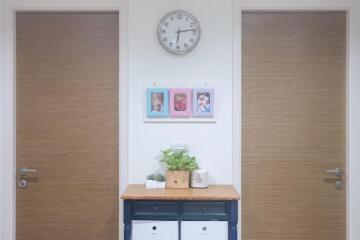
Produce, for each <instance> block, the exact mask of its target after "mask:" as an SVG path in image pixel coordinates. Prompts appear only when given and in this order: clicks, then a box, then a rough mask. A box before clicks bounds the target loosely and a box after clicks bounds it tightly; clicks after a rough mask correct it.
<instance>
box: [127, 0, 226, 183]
mask: <svg viewBox="0 0 360 240" xmlns="http://www.w3.org/2000/svg"><path fill="white" fill-rule="evenodd" d="M231 7H232V1H231V0H222V1H219V0H197V1H194V0H183V1H177V0H152V1H145V0H131V1H129V29H130V31H129V56H130V58H129V67H130V68H129V87H130V92H129V94H130V96H129V110H130V111H129V123H130V125H129V133H130V134H129V182H130V183H143V182H144V180H145V176H146V175H147V174H149V173H151V172H152V171H154V170H157V168H158V166H159V164H158V159H156V158H155V157H156V156H158V155H159V154H160V150H161V149H164V148H169V147H170V146H171V143H172V142H174V141H175V142H178V141H180V142H186V143H188V144H189V147H190V153H191V154H194V155H196V157H197V158H198V161H199V163H200V166H201V167H203V168H206V169H207V170H208V172H209V176H210V180H211V183H217V184H231V182H232V147H231V139H232V135H231V124H232V113H231V109H232V108H231V107H232V105H231V100H232V96H231V91H232V17H231ZM176 9H183V10H187V11H189V12H191V13H192V14H194V15H195V16H196V17H197V18H198V20H199V22H200V25H201V30H202V32H201V39H200V43H199V45H198V46H197V48H195V50H194V51H193V52H191V53H189V54H188V55H185V56H174V55H171V54H170V53H168V52H166V51H165V50H164V49H162V47H161V46H160V44H159V42H158V40H157V35H156V30H157V25H158V23H159V20H160V18H161V17H162V16H163V15H165V14H166V13H167V12H169V11H172V10H176ZM204 80H206V81H208V80H210V81H214V82H215V91H216V96H215V102H216V109H215V110H216V112H215V114H216V120H217V122H216V123H208V124H199V123H195V124H191V123H179V124H175V123H166V124H163V123H162V124H154V123H144V121H143V115H144V111H145V110H144V101H143V97H144V91H145V88H144V82H147V81H169V82H172V83H175V85H177V86H179V87H181V86H190V87H191V86H192V85H191V84H190V85H188V83H189V82H194V85H193V86H197V85H198V84H199V82H200V81H204ZM160 86H161V85H160ZM162 86H165V87H167V86H168V85H166V84H165V85H164V84H163V85H162Z"/></svg>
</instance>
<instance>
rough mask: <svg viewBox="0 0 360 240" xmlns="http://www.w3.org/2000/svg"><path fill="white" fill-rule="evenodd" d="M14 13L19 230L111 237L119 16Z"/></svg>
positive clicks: (96, 239)
mask: <svg viewBox="0 0 360 240" xmlns="http://www.w3.org/2000/svg"><path fill="white" fill-rule="evenodd" d="M118 19H119V16H118V13H113V12H101V13H96V12H84V13H80V12H71V13H65V12H19V13H17V14H16V167H17V184H18V187H17V192H16V213H17V214H16V239H17V240H49V239H51V240H84V239H86V240H92V239H93V240H117V239H118V228H119V222H118V215H119V213H118V211H119V194H118V185H119V183H118V179H119V178H118V165H119V161H118V160H119V159H118V156H119V150H118V142H119V140H118V135H119V134H118V105H119V102H118V85H119V84H118V76H119V68H118V66H119V62H118V61H119V60H118V59H119V30H118V29H119V23H118V21H119V20H118Z"/></svg>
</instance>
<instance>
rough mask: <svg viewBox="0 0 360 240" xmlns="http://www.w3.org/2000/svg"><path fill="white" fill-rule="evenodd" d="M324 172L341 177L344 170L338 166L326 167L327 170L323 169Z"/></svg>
mask: <svg viewBox="0 0 360 240" xmlns="http://www.w3.org/2000/svg"><path fill="white" fill-rule="evenodd" d="M324 173H327V174H334V175H335V176H337V177H341V176H342V175H344V172H343V171H342V170H341V169H340V168H335V169H327V170H325V171H324Z"/></svg>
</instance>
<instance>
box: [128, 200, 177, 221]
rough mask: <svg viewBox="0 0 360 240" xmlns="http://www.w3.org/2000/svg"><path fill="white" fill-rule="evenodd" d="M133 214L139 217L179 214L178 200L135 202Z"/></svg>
mask: <svg viewBox="0 0 360 240" xmlns="http://www.w3.org/2000/svg"><path fill="white" fill-rule="evenodd" d="M132 211H133V215H134V216H135V217H138V218H145V219H146V218H147V217H149V216H150V217H154V216H158V217H159V216H160V217H161V216H178V215H179V203H178V202H147V201H137V202H133V210H132Z"/></svg>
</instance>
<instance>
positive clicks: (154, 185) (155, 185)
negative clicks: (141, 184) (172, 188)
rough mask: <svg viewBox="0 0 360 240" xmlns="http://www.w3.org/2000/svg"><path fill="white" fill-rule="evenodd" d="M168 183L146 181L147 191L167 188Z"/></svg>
mask: <svg viewBox="0 0 360 240" xmlns="http://www.w3.org/2000/svg"><path fill="white" fill-rule="evenodd" d="M165 186H166V183H165V182H158V181H154V180H146V181H145V187H146V188H147V189H151V188H165Z"/></svg>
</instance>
